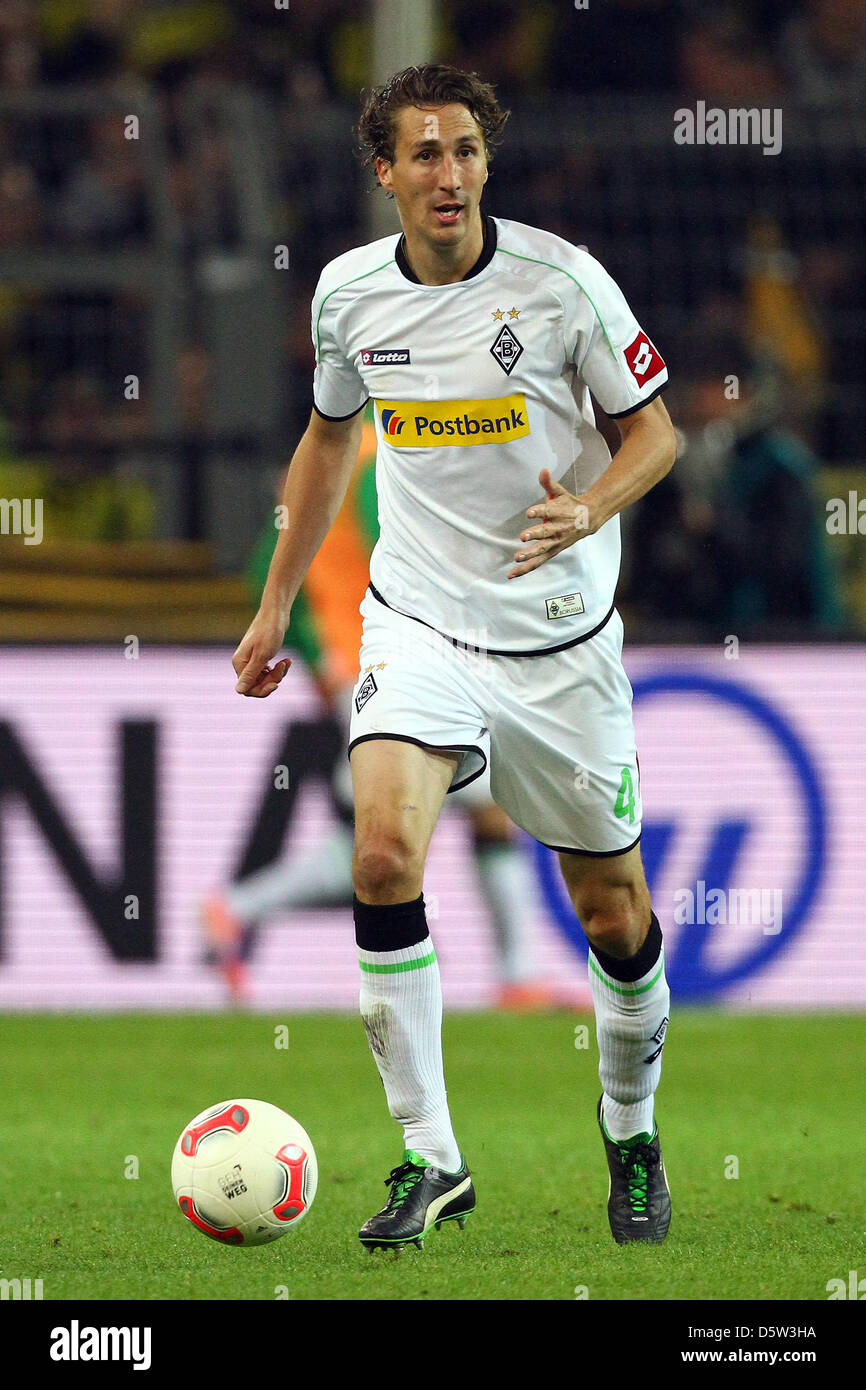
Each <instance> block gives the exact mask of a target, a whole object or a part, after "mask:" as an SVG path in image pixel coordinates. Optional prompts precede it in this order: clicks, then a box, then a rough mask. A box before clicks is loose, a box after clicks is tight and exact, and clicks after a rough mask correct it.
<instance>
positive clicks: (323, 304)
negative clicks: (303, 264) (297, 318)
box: [316, 256, 394, 362]
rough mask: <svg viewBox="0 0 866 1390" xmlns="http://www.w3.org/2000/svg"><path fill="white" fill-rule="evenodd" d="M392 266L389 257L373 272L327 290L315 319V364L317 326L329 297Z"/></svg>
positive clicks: (318, 342) (317, 345)
mask: <svg viewBox="0 0 866 1390" xmlns="http://www.w3.org/2000/svg"><path fill="white" fill-rule="evenodd" d="M393 264H394V257H393V256H391V258H390V259H389V260H387V261H383V262H382V264H381V265H377V266H376V267H375V269H373V270H365V271H364V273H363V274H362V275H356V276H354V277H353V279H351V280H345V281H344V282H343V284H342V285H335V286H334V288H333V289H332V290H328V293H327V294H326V295H325V297H324V299H323V300H322V302H321V304H320V305H319V313H318V317H317V318H316V361H317V362H318V360H319V351H320V349H321V343H320V341H319V324H320V323H321V321H322V314H323V313H324V310H325V305H326V304H327V302H328V300H329V299H330V298H331V295H332V294H336V293H337V292H338V290H344V289H345V288H346V286H347V285H354V284H355V283H356V281H358V280H366V279H367V276H368V275H377V274H378V273H379V271H380V270H386V269H387V267H388V266H389V265H393Z"/></svg>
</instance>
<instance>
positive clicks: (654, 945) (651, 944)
mask: <svg viewBox="0 0 866 1390" xmlns="http://www.w3.org/2000/svg"><path fill="white" fill-rule="evenodd" d="M589 949H590V950H591V951H592V954H593V955H594V956H595V958H596V960H597V961H598V963H599V965H600V966H601V968H602V970H603V971H604V972H605V974H606V975H610V977H611V979H612V980H621V981H622V983H623V984H633V983H634V981H635V980H639V979H640V978H641V976H642V975H647V974H649V972H650V970H652V968H653V966H654V965H655V963H656V961H657V960H658V958H659V956H660V955H661V953H662V929H661V927H660V926H659V919H658V917H656V915H655V913H653V914H652V916H651V917H650V927H649V931H648V932H647V935H646V941H645V942H644V944H643V945H642V946H641V948H640V950H639V951H638V953H637V955H634V956H627V957H626V958H625V960H620V959H619V958H618V957H617V956H609V955H608V954H607V951H600V950H599V949H598V947H597V946H593V944H592V942H590V943H589Z"/></svg>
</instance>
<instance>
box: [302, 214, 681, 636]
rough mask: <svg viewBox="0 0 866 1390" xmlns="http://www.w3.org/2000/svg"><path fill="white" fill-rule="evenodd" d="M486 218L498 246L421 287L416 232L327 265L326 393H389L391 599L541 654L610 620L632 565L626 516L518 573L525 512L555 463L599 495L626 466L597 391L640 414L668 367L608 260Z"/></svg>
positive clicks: (381, 567)
mask: <svg viewBox="0 0 866 1390" xmlns="http://www.w3.org/2000/svg"><path fill="white" fill-rule="evenodd" d="M484 226H485V241H484V250H483V252H482V255H481V257H480V258H479V260H478V261H477V263H476V264H475V266H473V268H472V270H471V271H470V272H469V274H468V276H467V277H466V278H465V279H463V280H460V281H458V282H457V283H455V284H450V285H422V284H421V283H419V281H418V280H417V278H416V277H415V276H414V274H413V272H412V270H411V268H410V267H409V265H408V262H407V260H406V257H405V253H404V250H403V243H402V238H401V237H400V236H390V237H385V238H383V239H382V240H381V241H375V242H372V243H371V244H370V245H368V246H362V247H358V248H357V249H356V250H353V251H348V252H346V254H345V255H342V256H338V257H337V258H336V259H335V260H333V261H331V262H330V264H329V265H327V266H326V267H325V269H324V270H323V272H322V275H321V277H320V279H319V284H318V286H317V288H316V293H315V296H314V298H313V343H314V345H315V349H316V364H317V365H316V373H315V380H314V404H315V408H316V410H317V411H318V413H319V414H320V415H323V416H324V417H325V418H326V419H332V420H333V419H346V418H348V417H349V416H351V415H354V414H356V413H357V412H358V411H359V410H360V409H361V408H362V407H363V405H364V404H365V402H366V401H367V399H368V398H372V400H373V401H374V404H375V416H376V434H377V438H378V454H377V460H376V484H377V490H378V495H379V525H380V537H379V541H378V543H377V545H376V548H375V550H374V551H373V555H372V557H371V561H370V580H371V589H372V591H373V593H374V595H375V596H376V597H377V598H378V599H379V600H380V601H382V602H384V603H386V604H387V605H389V606H390V607H392V608H394V609H396V610H398V611H399V612H401V613H404V614H406V615H408V616H410V617H413V618H417V619H419V620H420V621H422V622H424V623H427V624H428V625H429V626H430V627H433V628H435V629H436V630H437V631H438V632H440V633H442V634H443V635H444V636H446V637H449V638H451V640H452V641H454V642H456V643H460V644H466V645H467V646H469V647H480V648H484V649H486V650H488V651H490V652H491V653H499V654H503V655H509V656H518V655H519V656H532V655H539V654H543V653H546V652H550V651H561V650H563V649H564V648H566V647H569V646H571V645H573V644H574V643H576V642H579V641H581V640H585V639H586V638H587V637H588V636H590V635H591V634H592V633H593V632H595V631H597V630H598V629H599V628H600V627H601V626H603V625H604V623H605V622H606V621H607V619H608V618H609V616H610V613H611V611H612V608H613V602H614V590H615V588H616V583H617V578H618V575H619V563H620V531H619V518H618V517H613V518H612V519H611V520H610V521H608V522H607V523H606V524H605V525H604V526H602V527H601V528H600V530H598V531H597V532H596V533H595V535H592V536H587V537H586V538H585V539H584V540H581V541H578V542H577V544H575V545H573V546H570V547H569V548H568V549H567V550H565V551H563V552H562V553H561V554H559V555H555V556H554V557H553V558H552V559H550V560H548V561H546V562H545V564H543V565H541V566H539V568H538V569H536V570H533V571H531V572H529V573H528V574H523V575H520V576H518V577H517V578H515V579H511V580H509V579H508V578H507V575H508V573H509V571H510V570H511V569H513V568H514V565H515V559H514V557H515V554H516V553H517V551H518V550H519V549H520V546H521V542H520V534H521V532H522V531H524V530H525V529H527V528H528V527H529V526H531V525H533V522H532V521H530V520H528V519H527V516H526V510H527V508H528V507H530V506H532V504H533V503H536V502H540V501H542V500H543V498H544V489H543V488H542V487H541V485H540V483H539V481H538V475H539V472H540V470H541V469H542V468H545V467H546V468H549V469H550V473H551V477H553V478H554V479H556V480H557V481H558V482H560V483H561V484H562V486H563V487H565V488H567V489H568V491H569V492H571V493H573V494H579V493H582V492H585V491H586V490H587V488H589V487H590V485H591V484H592V483H593V482H595V480H596V479H597V478H598V477H599V476H600V474H601V473H603V472H604V470H605V468H607V466H608V464H609V462H610V454H609V452H608V449H607V445H606V444H605V442H604V439H603V438H602V436H601V434H600V433H599V432H598V430H597V429H596V427H595V418H594V415H593V410H592V404H591V401H590V391H592V393H593V394H594V395H595V397H596V399H597V400H598V401H599V403H600V404H601V406H602V407H603V408H604V410H605V411H606V412H607V413H608V415H611V416H614V417H617V416H623V415H628V414H630V413H631V412H632V411H633V410H636V409H639V408H640V407H641V406H642V405H645V404H646V403H647V402H648V401H651V400H652V399H653V397H654V396H656V395H657V394H658V393H659V391H660V390H661V389H662V388H663V386H664V385H665V383H666V382H667V368H666V367H665V364H664V362H663V360H662V358H661V357H660V355H659V354H658V352H657V351H656V349H655V348H654V346H653V344H652V343H651V342H650V340H649V338H648V337H647V336H646V334H645V333H644V332H643V331H642V329H641V328H640V327H639V325H638V323H637V321H636V319H635V317H634V315H633V314H632V312H631V310H630V309H629V307H628V304H627V303H626V301H625V298H624V297H623V294H622V292H621V291H620V289H619V288H618V286H617V285H616V284H615V283H614V281H613V280H612V279H611V278H610V276H609V275H608V274H607V272H606V271H605V270H604V269H603V267H602V266H601V265H599V263H598V262H597V261H596V260H594V259H593V257H592V256H590V255H588V254H587V253H586V252H585V251H581V250H578V249H577V248H576V247H574V246H571V245H570V244H569V243H568V242H566V241H563V240H562V238H561V237H558V236H554V235H553V234H552V233H550V232H545V231H540V230H539V229H538V228H536V227H529V226H525V225H523V224H522V223H519V222H511V221H504V220H503V219H501V218H493V217H486V218H485V219H484ZM536 524H537V523H536Z"/></svg>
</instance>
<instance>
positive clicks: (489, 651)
mask: <svg viewBox="0 0 866 1390" xmlns="http://www.w3.org/2000/svg"><path fill="white" fill-rule="evenodd" d="M368 583H369V589H370V593H371V594H372V595H373V597H374V599H377V600H378V602H379V603H381V604H384V606H385V607H386V608H390V609H391V612H392V613H399V614H400V617H401V618H411V619H412V622H413V623H421V625H422V627H429V629H430V631H431V632H438V633H439V636H440V637H444V638H445V641H446V642H450V643H451V645H452V647H460V648H462V650H463V651H466V652H477V651H480V650H481V649H480V648H479V646H478V644H477V642H460V641H459V640H458V639H457V638H456V637H449V636H448V633H447V632H440V631H439V628H438V627H434V626H433V624H432V623H427V622H425V621H424V619H423V618H416V617H415V615H414V613H404V612H402V610H401V609H399V608H394V606H393V605H392V604H390V603H389V602H388V600H387V599H385V598H383V597H382V595H381V594H380V593H379V590H378V589H377V588H376V586H375V584H374V583H373V581H372V579H371V580H369V581H368ZM615 607H616V605H615V604H613V603H612V604H611V605H610V608H609V609H608V610H607V612H606V613H605V615H604V617H603V618H602V620H601V622H600V623H596V625H595V627H593V628H590V630H589V632H582V633H581V634H580V636H579V637H572V639H571V641H570V642H560V644H559V646H558V647H540V648H539V649H537V650H536V651H532V652H513V651H502V650H499V649H497V648H496V647H485V648H484V653H485V655H486V656H553V655H554V654H555V653H556V652H566V651H568V649H569V647H576V646H578V645H579V644H580V643H581V642H588V641H589V639H590V637H595V636H596V635H597V634H598V633H599V632H601V630H602V628H603V627H605V626H606V625H607V623H609V622H610V619H611V618H612V616H613V610H614V608H615Z"/></svg>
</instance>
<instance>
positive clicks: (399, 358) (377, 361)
mask: <svg viewBox="0 0 866 1390" xmlns="http://www.w3.org/2000/svg"><path fill="white" fill-rule="evenodd" d="M361 361H362V363H363V364H364V366H365V367H387V366H400V367H403V366H405V365H406V364H407V363H408V362H410V361H411V358H410V355H409V349H408V348H364V349H363V351H362V353H361Z"/></svg>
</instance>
